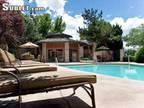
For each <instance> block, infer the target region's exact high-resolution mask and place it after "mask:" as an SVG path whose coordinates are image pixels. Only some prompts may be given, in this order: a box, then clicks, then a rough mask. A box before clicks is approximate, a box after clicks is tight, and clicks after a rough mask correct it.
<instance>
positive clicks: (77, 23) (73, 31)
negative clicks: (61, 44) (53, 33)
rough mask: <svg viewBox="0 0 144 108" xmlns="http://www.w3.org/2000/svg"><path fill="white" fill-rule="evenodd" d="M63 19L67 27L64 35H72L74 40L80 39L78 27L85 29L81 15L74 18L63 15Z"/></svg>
mask: <svg viewBox="0 0 144 108" xmlns="http://www.w3.org/2000/svg"><path fill="white" fill-rule="evenodd" d="M63 19H64V21H65V23H66V25H67V27H66V30H65V31H64V33H67V34H70V35H72V36H73V38H74V39H79V34H78V33H77V30H78V27H83V26H84V24H83V18H82V16H81V15H75V16H74V17H72V16H69V15H68V14H64V15H63Z"/></svg>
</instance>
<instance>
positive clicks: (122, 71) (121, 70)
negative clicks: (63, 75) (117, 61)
mask: <svg viewBox="0 0 144 108" xmlns="http://www.w3.org/2000/svg"><path fill="white" fill-rule="evenodd" d="M64 67H66V68H70V69H75V70H80V71H85V72H92V73H96V74H103V75H108V76H114V77H120V78H127V79H134V80H144V66H136V65H130V66H129V65H107V64H106V65H71V66H64Z"/></svg>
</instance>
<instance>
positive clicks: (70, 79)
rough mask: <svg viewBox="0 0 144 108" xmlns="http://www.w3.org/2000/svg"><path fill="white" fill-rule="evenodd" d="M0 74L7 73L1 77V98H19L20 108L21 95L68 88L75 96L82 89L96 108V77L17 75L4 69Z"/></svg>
mask: <svg viewBox="0 0 144 108" xmlns="http://www.w3.org/2000/svg"><path fill="white" fill-rule="evenodd" d="M0 72H1V73H5V74H4V75H0V82H1V83H0V98H6V97H11V96H19V108H21V107H22V106H21V103H22V98H21V95H26V94H33V93H40V92H49V91H53V90H60V89H67V88H73V89H74V93H73V95H74V94H75V91H76V89H77V88H78V87H82V88H83V89H84V90H85V91H86V92H87V93H88V95H89V96H90V98H91V100H92V108H96V105H95V96H94V88H93V85H92V83H96V75H91V74H86V73H77V72H57V71H56V72H41V73H32V74H21V75H16V74H14V73H12V72H8V71H3V70H2V69H1V71H0ZM6 74H8V75H11V76H12V77H9V76H8V75H6Z"/></svg>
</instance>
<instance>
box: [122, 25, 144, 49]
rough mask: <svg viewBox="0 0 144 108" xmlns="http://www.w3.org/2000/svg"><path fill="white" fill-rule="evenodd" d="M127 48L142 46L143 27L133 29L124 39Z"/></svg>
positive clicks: (143, 42)
mask: <svg viewBox="0 0 144 108" xmlns="http://www.w3.org/2000/svg"><path fill="white" fill-rule="evenodd" d="M124 41H126V42H127V44H126V45H127V46H134V47H135V46H140V47H141V46H144V25H143V24H142V25H140V26H139V27H136V28H133V29H132V30H131V31H130V32H129V34H128V35H126V36H125V37H124Z"/></svg>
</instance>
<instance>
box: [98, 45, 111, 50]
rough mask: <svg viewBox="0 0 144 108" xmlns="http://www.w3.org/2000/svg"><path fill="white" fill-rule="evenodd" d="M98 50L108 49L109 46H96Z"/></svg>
mask: <svg viewBox="0 0 144 108" xmlns="http://www.w3.org/2000/svg"><path fill="white" fill-rule="evenodd" d="M97 49H98V50H109V48H108V47H105V46H101V47H99V48H97Z"/></svg>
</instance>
